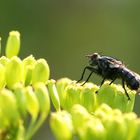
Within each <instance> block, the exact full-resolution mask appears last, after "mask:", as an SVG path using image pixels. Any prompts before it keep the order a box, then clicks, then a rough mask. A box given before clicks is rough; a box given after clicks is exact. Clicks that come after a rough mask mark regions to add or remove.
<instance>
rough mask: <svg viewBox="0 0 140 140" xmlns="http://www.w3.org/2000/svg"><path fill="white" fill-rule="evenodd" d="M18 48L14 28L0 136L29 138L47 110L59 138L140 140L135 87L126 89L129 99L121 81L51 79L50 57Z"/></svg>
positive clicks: (6, 59)
mask: <svg viewBox="0 0 140 140" xmlns="http://www.w3.org/2000/svg"><path fill="white" fill-rule="evenodd" d="M19 50H20V34H19V32H17V31H12V32H10V33H9V37H8V39H7V44H6V49H5V56H1V57H0V140H30V139H31V138H32V136H33V135H34V134H35V133H36V132H37V130H38V129H39V128H40V126H41V125H42V124H43V122H44V121H45V120H46V119H47V117H48V116H49V124H48V125H50V128H51V130H52V133H53V134H54V137H55V139H57V140H73V139H74V140H92V139H94V140H118V139H119V140H140V135H139V134H140V119H139V118H138V117H137V115H136V114H135V113H134V112H132V111H133V106H134V101H135V94H136V93H135V91H131V90H129V89H127V91H128V93H129V96H130V98H131V100H128V99H127V97H126V95H125V93H124V90H123V88H122V86H121V85H115V84H112V85H109V84H108V82H106V83H105V84H104V85H103V86H102V87H101V88H99V87H98V86H97V85H95V84H93V83H86V84H85V85H84V86H81V83H76V81H72V80H70V79H68V78H62V79H60V80H58V81H55V80H53V79H49V76H50V70H49V66H48V63H47V61H46V60H45V59H43V58H41V59H35V58H34V57H33V55H29V56H27V57H26V58H24V59H22V60H21V59H20V58H19V57H18V56H17V55H18V53H19ZM97 90H98V94H97V93H96V91H97ZM50 104H51V105H52V107H53V110H54V111H51V109H50ZM52 107H51V108H52ZM46 131H47V130H46ZM46 139H47V136H46ZM48 139H49V138H48Z"/></svg>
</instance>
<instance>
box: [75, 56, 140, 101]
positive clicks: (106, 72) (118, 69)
mask: <svg viewBox="0 0 140 140" xmlns="http://www.w3.org/2000/svg"><path fill="white" fill-rule="evenodd" d="M87 57H88V58H89V65H88V66H86V67H85V68H84V70H83V72H82V75H81V78H80V79H79V80H78V81H77V82H80V81H81V80H82V79H83V77H84V74H85V71H86V70H89V71H90V74H89V76H88V77H87V79H86V81H85V82H84V83H83V84H82V85H84V84H85V83H86V82H87V81H88V80H89V78H90V76H91V75H92V74H93V73H96V74H97V75H100V76H102V77H103V80H102V82H101V85H100V86H102V85H103V83H104V82H105V80H107V79H108V80H111V82H110V83H109V85H111V84H112V83H113V82H114V81H115V80H116V79H121V80H122V87H123V89H124V91H125V94H126V96H127V98H128V100H130V97H129V95H128V93H127V90H126V88H125V84H126V85H127V86H128V87H129V88H130V89H131V90H136V91H138V92H139V87H140V76H139V75H138V74H136V73H135V72H133V71H131V70H129V69H128V68H127V67H126V66H125V65H124V64H123V63H122V62H121V61H119V60H117V59H115V58H112V57H109V56H101V55H99V54H98V53H93V54H91V55H87Z"/></svg>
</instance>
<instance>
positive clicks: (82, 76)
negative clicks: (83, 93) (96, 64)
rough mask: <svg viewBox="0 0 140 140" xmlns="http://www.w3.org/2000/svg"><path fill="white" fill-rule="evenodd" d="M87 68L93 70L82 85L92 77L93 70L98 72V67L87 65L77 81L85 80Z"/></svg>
mask: <svg viewBox="0 0 140 140" xmlns="http://www.w3.org/2000/svg"><path fill="white" fill-rule="evenodd" d="M86 69H87V70H89V71H91V73H90V74H89V76H88V78H87V79H86V81H85V82H84V83H83V84H82V85H84V84H85V83H86V82H87V81H88V80H89V78H90V76H91V75H92V73H93V72H94V73H98V70H97V69H96V68H93V67H90V66H86V67H85V68H84V70H83V72H82V75H81V78H80V79H79V80H78V81H77V83H78V82H80V81H81V80H83V78H84V74H85V71H86Z"/></svg>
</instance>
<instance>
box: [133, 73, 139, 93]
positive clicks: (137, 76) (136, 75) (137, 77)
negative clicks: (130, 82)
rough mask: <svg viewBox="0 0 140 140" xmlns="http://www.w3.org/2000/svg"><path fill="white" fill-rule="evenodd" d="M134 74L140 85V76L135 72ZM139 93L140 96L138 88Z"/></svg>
mask: <svg viewBox="0 0 140 140" xmlns="http://www.w3.org/2000/svg"><path fill="white" fill-rule="evenodd" d="M133 74H134V75H135V78H136V79H137V80H138V81H139V84H140V75H139V74H137V73H135V72H133ZM137 93H138V95H140V87H139V88H138V90H137Z"/></svg>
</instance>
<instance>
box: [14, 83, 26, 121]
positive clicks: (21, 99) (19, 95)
mask: <svg viewBox="0 0 140 140" xmlns="http://www.w3.org/2000/svg"><path fill="white" fill-rule="evenodd" d="M14 95H15V97H16V101H17V106H18V111H19V113H20V115H21V116H22V118H24V117H26V115H27V101H26V96H25V88H24V87H23V86H22V85H20V84H17V85H15V89H14Z"/></svg>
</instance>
